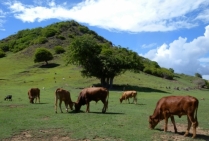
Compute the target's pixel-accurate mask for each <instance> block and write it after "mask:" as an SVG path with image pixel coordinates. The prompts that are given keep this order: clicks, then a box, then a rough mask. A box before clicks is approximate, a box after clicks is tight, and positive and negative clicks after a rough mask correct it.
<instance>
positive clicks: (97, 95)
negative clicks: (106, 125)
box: [77, 87, 108, 105]
mask: <svg viewBox="0 0 209 141" xmlns="http://www.w3.org/2000/svg"><path fill="white" fill-rule="evenodd" d="M107 95H108V90H107V89H105V88H102V87H92V88H85V89H83V90H82V91H81V92H80V95H79V97H78V100H77V102H78V103H79V104H81V105H85V104H86V101H92V100H93V101H96V102H97V101H99V100H105V99H106V98H107Z"/></svg>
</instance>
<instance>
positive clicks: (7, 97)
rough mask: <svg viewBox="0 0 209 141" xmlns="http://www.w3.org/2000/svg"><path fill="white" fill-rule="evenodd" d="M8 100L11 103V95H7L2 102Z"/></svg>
mask: <svg viewBox="0 0 209 141" xmlns="http://www.w3.org/2000/svg"><path fill="white" fill-rule="evenodd" d="M7 99H8V100H10V101H12V95H7V96H6V97H5V98H4V100H7Z"/></svg>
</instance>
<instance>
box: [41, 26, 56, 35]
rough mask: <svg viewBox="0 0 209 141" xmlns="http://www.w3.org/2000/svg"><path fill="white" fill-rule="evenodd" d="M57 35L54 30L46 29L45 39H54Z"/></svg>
mask: <svg viewBox="0 0 209 141" xmlns="http://www.w3.org/2000/svg"><path fill="white" fill-rule="evenodd" d="M56 33H57V31H56V30H55V29H53V28H49V29H45V31H44V36H45V37H52V36H54V35H55V34H56Z"/></svg>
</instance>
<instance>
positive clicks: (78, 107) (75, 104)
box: [74, 102, 81, 112]
mask: <svg viewBox="0 0 209 141" xmlns="http://www.w3.org/2000/svg"><path fill="white" fill-rule="evenodd" d="M74 106H75V111H76V112H79V111H80V109H81V105H80V104H78V103H77V102H74Z"/></svg>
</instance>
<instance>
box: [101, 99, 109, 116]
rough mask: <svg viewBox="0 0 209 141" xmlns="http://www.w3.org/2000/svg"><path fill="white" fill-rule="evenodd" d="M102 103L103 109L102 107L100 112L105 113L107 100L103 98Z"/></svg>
mask: <svg viewBox="0 0 209 141" xmlns="http://www.w3.org/2000/svg"><path fill="white" fill-rule="evenodd" d="M102 103H103V104H104V106H103V109H102V113H105V112H106V109H107V106H108V105H107V104H108V102H107V101H105V100H103V101H102Z"/></svg>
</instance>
